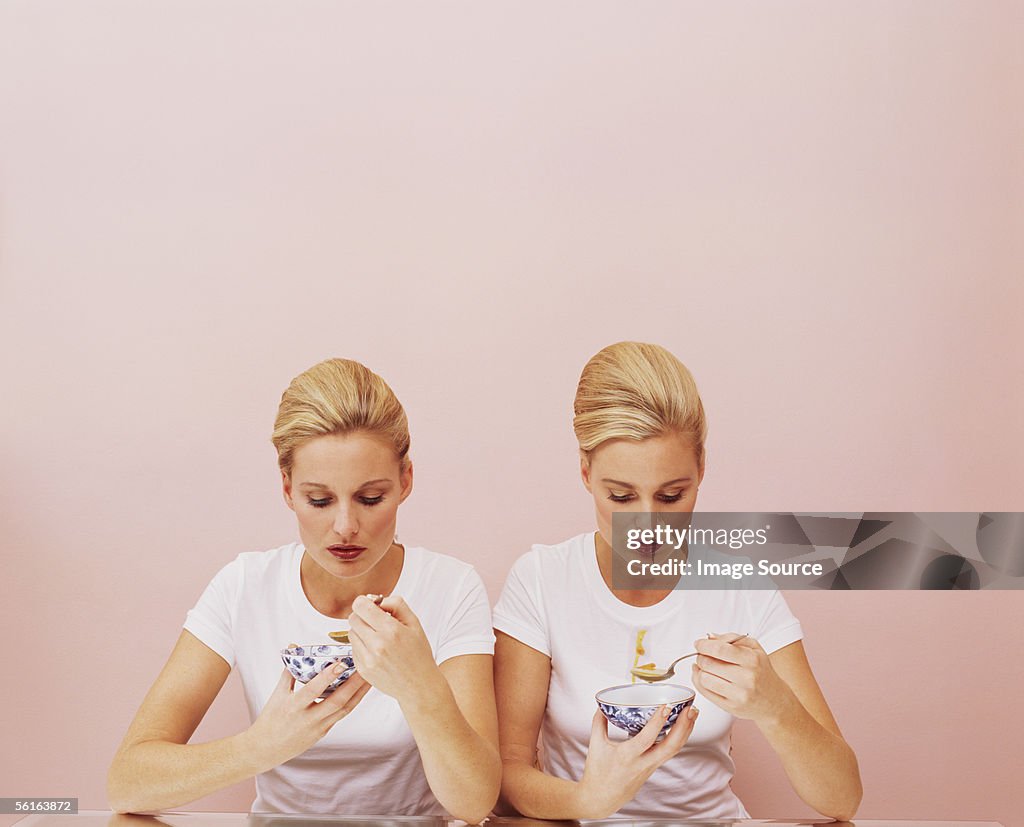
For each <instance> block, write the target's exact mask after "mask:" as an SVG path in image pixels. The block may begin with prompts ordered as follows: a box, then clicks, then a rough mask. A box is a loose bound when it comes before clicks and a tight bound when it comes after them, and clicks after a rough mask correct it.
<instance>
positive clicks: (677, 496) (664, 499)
mask: <svg viewBox="0 0 1024 827" xmlns="http://www.w3.org/2000/svg"><path fill="white" fill-rule="evenodd" d="M682 498H683V492H682V491H680V492H679V493H678V494H674V495H672V496H670V497H669V496H662V495H658V500H659V501H661V502H663V503H677V502H679V501H680V500H681V499H682ZM608 499H609V500H611V501H612V502H613V503H628V502H629V501H630V500H632V499H633V497H632V495H628V496H625V497H616V496H615V495H614V494H609V495H608Z"/></svg>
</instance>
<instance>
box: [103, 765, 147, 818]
mask: <svg viewBox="0 0 1024 827" xmlns="http://www.w3.org/2000/svg"><path fill="white" fill-rule="evenodd" d="M120 764H121V762H119V761H118V760H117V759H115V760H114V763H113V764H111V766H110V770H109V771H108V772H107V806H109V807H110V809H111V810H112V811H113V812H114V813H116V814H118V815H125V814H127V813H138V812H142V811H143V810H145V809H146V807H145V806H143V804H142V802H140V801H138V800H137V799H136V798H134V797H133V796H132V790H131V784H130V778H131V774H130V772H127V771H126V770H125V768H124V767H122V766H120Z"/></svg>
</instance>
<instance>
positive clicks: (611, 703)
mask: <svg viewBox="0 0 1024 827" xmlns="http://www.w3.org/2000/svg"><path fill="white" fill-rule="evenodd" d="M640 685H641V684H636V683H621V684H619V685H618V686H606V687H605V688H604V689H601V690H599V691H597V692H595V693H594V700H595V701H596V702H597V703H599V704H605V705H606V706H625V707H635V708H636V709H647V708H648V707H655V708H656V707H659V706H665V705H667V704H671V705H672V706H675V705H676V704H684V703H686V702H687V701H692V700H693V699H694V698H696V697H697V692H696V691H695V690H694V689H693V688H692V687H689V686H685V685H684V684H681V683H665V684H662V686H665V687H668V686H673V687H675V688H676V689H682V690H685V692H686V693H687V695H686V697H684V698H681V699H679V700H678V701H659V702H658V703H656V704H624V703H615V702H614V701H602V700H601V695H602V694H604V693H605V692H611V691H613V690H615V689H628V688H630V687H632V686H640ZM643 685H644V686H651V684H643Z"/></svg>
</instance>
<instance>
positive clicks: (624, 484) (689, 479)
mask: <svg viewBox="0 0 1024 827" xmlns="http://www.w3.org/2000/svg"><path fill="white" fill-rule="evenodd" d="M601 482H608V483H611V484H612V485H621V486H622V487H623V488H636V486H635V485H633V483H631V482H623V481H622V480H610V479H608V478H605V479H603V480H601ZM677 482H693V477H680V478H679V479H676V480H669V481H668V482H663V483H662V484H661V485H659V486H658V488H664V487H665V486H667V485H675V484H676V483H677Z"/></svg>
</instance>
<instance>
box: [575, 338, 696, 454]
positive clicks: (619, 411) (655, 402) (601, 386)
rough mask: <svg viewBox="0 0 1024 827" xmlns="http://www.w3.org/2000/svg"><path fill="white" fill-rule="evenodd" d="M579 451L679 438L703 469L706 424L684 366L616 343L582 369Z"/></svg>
mask: <svg viewBox="0 0 1024 827" xmlns="http://www.w3.org/2000/svg"><path fill="white" fill-rule="evenodd" d="M573 413H574V414H575V416H574V417H573V421H572V427H573V430H574V431H575V432H576V439H577V441H578V442H579V444H580V451H582V452H583V455H584V456H585V457H588V458H589V455H590V452H591V451H593V450H594V449H595V448H597V447H598V446H599V445H600V444H601V443H602V442H606V441H607V440H609V439H632V440H637V441H639V440H643V439H649V438H650V437H655V436H662V435H664V434H668V433H678V434H680V435H681V436H684V437H686V438H687V439H689V440H690V442H691V443H692V444H693V447H694V450H695V451H696V453H697V464H698V465H700V466H703V465H704V441H705V439H706V438H707V434H708V423H707V419H706V417H705V416H704V405H703V404H702V403H701V401H700V394H699V393H697V383H696V382H694V380H693V375H692V374H691V373H690V371H689V370H687V368H686V365H684V364H683V363H682V362H680V361H679V360H678V359H677V358H676V357H675V356H673V355H672V354H671V353H669V352H668V351H667V350H665V348H663V347H661V346H659V345H650V344H644V343H642V342H618V343H616V344H614V345H608V347H606V348H604V349H603V350H601V351H599V352H598V353H597V354H595V355H594V356H593V357H592V358H591V360H590V361H589V362H587V364H586V365H585V366H584V368H583V373H582V374H581V375H580V382H579V385H578V386H577V388H576V399H575V400H574V402H573Z"/></svg>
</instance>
